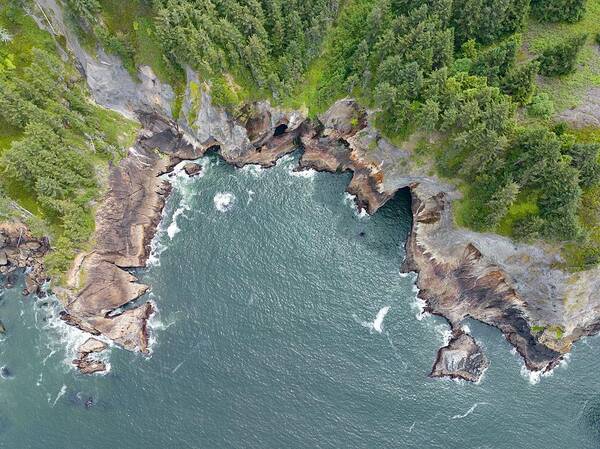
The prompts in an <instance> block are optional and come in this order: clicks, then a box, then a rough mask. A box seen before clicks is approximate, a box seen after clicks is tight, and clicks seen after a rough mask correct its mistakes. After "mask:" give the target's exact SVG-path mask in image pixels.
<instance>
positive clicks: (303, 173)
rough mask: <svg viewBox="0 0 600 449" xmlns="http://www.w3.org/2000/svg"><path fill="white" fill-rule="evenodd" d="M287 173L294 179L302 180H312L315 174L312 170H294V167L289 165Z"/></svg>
mask: <svg viewBox="0 0 600 449" xmlns="http://www.w3.org/2000/svg"><path fill="white" fill-rule="evenodd" d="M288 173H289V174H290V175H292V176H295V177H296V178H304V179H314V177H315V175H316V174H317V172H316V171H315V170H313V169H312V168H308V169H306V170H296V167H294V166H293V165H290V166H289V167H288Z"/></svg>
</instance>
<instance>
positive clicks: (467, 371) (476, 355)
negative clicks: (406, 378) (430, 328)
mask: <svg viewBox="0 0 600 449" xmlns="http://www.w3.org/2000/svg"><path fill="white" fill-rule="evenodd" d="M489 364H490V362H489V361H488V359H487V357H486V356H485V354H484V353H483V352H482V351H481V348H480V347H479V346H478V345H477V343H476V342H475V339H474V338H473V337H471V336H470V335H468V334H465V333H463V332H458V334H457V335H453V336H452V339H451V340H450V342H449V343H448V345H446V346H444V347H443V348H440V350H439V351H438V355H437V359H436V361H435V364H434V365H433V369H432V370H431V373H430V374H429V375H430V376H431V377H449V378H451V379H464V380H468V381H470V382H477V381H479V379H480V378H481V375H482V374H483V373H484V371H485V370H486V369H487V367H488V366H489Z"/></svg>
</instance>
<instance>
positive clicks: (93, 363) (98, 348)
mask: <svg viewBox="0 0 600 449" xmlns="http://www.w3.org/2000/svg"><path fill="white" fill-rule="evenodd" d="M105 349H106V343H103V342H101V341H100V340H97V339H95V338H88V339H87V340H86V341H85V342H84V343H82V344H81V346H79V349H78V352H77V358H76V359H75V360H73V365H75V366H76V367H77V369H78V370H79V371H80V372H81V373H82V374H93V373H98V372H103V371H106V368H107V366H106V363H104V362H103V361H101V360H96V359H94V358H92V357H90V354H93V353H98V352H102V351H104V350H105Z"/></svg>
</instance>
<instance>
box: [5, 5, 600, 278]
mask: <svg viewBox="0 0 600 449" xmlns="http://www.w3.org/2000/svg"><path fill="white" fill-rule="evenodd" d="M65 3H66V6H67V8H68V17H69V18H70V20H71V22H72V24H73V26H74V27H75V28H76V29H77V30H78V32H79V35H80V38H81V40H82V41H83V42H84V43H85V45H86V46H87V48H88V50H90V51H95V46H96V43H99V44H100V45H102V47H104V48H105V49H106V50H107V51H109V52H112V53H116V54H118V55H119V56H120V57H121V58H122V59H123V61H124V64H125V66H126V67H127V68H128V69H129V71H130V72H131V73H132V74H135V73H136V70H137V66H139V65H140V64H148V65H150V66H152V68H153V69H154V71H155V72H156V73H157V75H158V76H159V77H160V78H161V79H162V80H163V81H166V82H169V83H170V84H171V85H173V86H174V88H175V90H176V92H177V93H178V94H179V95H178V101H180V100H181V94H182V92H183V90H184V86H185V82H184V81H185V80H184V67H186V66H190V67H191V68H193V69H195V70H196V71H198V73H199V75H200V77H201V80H202V81H207V84H208V85H210V86H211V90H212V94H213V99H214V100H215V101H216V102H217V103H218V104H222V105H234V104H236V103H239V102H240V101H244V100H247V99H251V98H260V97H267V98H270V99H271V100H273V101H275V102H276V103H280V104H283V105H286V106H293V107H301V106H306V107H308V109H309V113H310V114H311V115H312V116H314V115H315V114H317V113H318V112H320V111H323V110H325V109H326V108H327V107H329V105H330V104H331V103H332V102H333V101H335V100H336V99H338V98H341V97H343V96H346V95H352V96H354V97H356V98H358V99H359V101H361V102H362V103H363V104H365V105H367V106H369V107H373V108H376V109H378V111H379V112H378V113H377V117H376V123H377V126H378V127H379V128H380V129H381V130H382V131H383V132H384V134H386V135H387V136H388V137H390V138H391V139H392V140H393V141H394V142H397V143H400V144H401V143H402V142H403V141H405V140H411V141H415V139H416V140H420V142H419V143H418V148H419V154H418V156H417V157H418V158H419V163H420V164H428V165H429V166H430V167H431V168H432V170H434V171H435V172H436V173H437V174H438V175H439V176H441V177H445V178H451V179H452V180H454V181H455V182H457V183H458V184H459V186H460V187H461V189H462V191H463V193H464V199H463V200H462V201H461V202H460V204H458V206H457V213H456V219H457V222H458V223H459V224H460V225H464V226H468V227H470V228H473V229H477V230H490V231H495V232H499V233H502V234H505V235H509V236H511V237H514V238H517V239H522V240H528V239H539V238H541V239H545V240H547V241H550V242H552V241H554V242H559V243H561V245H562V246H563V247H566V248H567V250H568V251H567V255H568V258H569V260H568V264H569V265H571V266H572V267H573V268H578V267H579V268H581V267H584V266H588V265H590V264H595V263H598V262H600V217H599V216H598V215H599V214H597V213H588V212H587V209H588V208H589V207H593V208H594V209H593V210H595V211H596V210H598V207H597V205H595V203H594V201H595V200H594V198H596V196H594V195H595V194H596V193H598V189H599V188H600V187H598V186H599V183H600V167H599V164H598V158H599V151H600V146H599V145H598V143H597V142H598V138H597V136H596V135H595V134H594V137H593V138H589V135H587V136H584V135H583V134H582V132H579V131H577V132H576V131H574V130H571V129H569V128H568V127H566V126H564V125H562V124H556V123H554V122H553V120H552V117H553V115H554V113H555V111H557V110H560V109H559V108H561V109H564V108H565V107H567V106H568V105H570V104H572V103H573V102H574V101H576V100H575V97H576V96H577V95H581V94H582V92H583V89H585V88H588V87H590V86H592V85H593V84H594V82H595V81H596V80H597V81H598V82H600V75H598V73H600V65H597V64H598V63H597V59H598V58H597V51H598V48H597V43H596V42H595V40H596V39H597V36H598V33H599V32H600V28H599V25H598V23H599V21H600V2H591V1H587V2H586V1H585V0H346V1H344V2H341V1H339V0H307V1H299V0H132V1H129V2H120V1H117V0H65ZM4 31H6V33H7V35H8V37H9V41H7V43H5V44H4V45H5V46H6V45H9V46H10V45H14V43H13V42H12V41H13V39H12V38H11V37H12V35H14V32H13V30H10V29H5V30H4ZM2 36H3V34H2V29H0V41H1V40H4V39H3V37H2ZM44 39H45V41H44ZM41 41H42V42H46V46H47V47H48V46H49V45H50V43H49V42H48V38H47V37H44V38H43V39H41ZM52 44H53V43H52ZM0 48H3V47H2V44H0ZM51 53H52V51H51V50H50V49H48V48H46V52H40V51H37V50H31V49H27V52H25V53H23V54H31V58H30V59H31V60H30V61H28V62H27V63H23V62H19V61H17V62H16V63H15V62H14V61H13V59H14V58H15V57H14V56H10V55H11V53H10V52H5V54H4V55H0V56H2V58H3V59H4V60H5V62H4V66H5V69H4V71H3V73H4V74H5V75H3V77H2V80H3V82H5V83H7V84H6V86H7V87H3V89H7V90H6V91H7V92H10V93H11V95H8V96H6V98H4V99H0V103H2V102H4V103H2V104H3V105H4V104H6V105H7V107H10V108H12V109H11V113H10V114H8V116H4V114H2V113H0V115H2V116H3V127H4V131H3V132H2V133H0V148H1V147H4V148H7V149H6V150H5V151H4V153H5V154H4V155H3V156H2V164H3V166H4V168H5V170H6V171H7V173H8V176H7V179H12V181H8V182H6V183H5V184H7V186H5V191H7V192H8V193H9V194H10V183H13V184H14V183H15V182H17V183H21V184H23V186H24V187H26V188H27V189H29V191H31V192H32V193H33V194H34V196H35V198H36V200H35V201H36V206H35V207H36V208H37V210H39V211H41V214H46V215H48V217H49V218H50V221H54V222H55V223H57V224H58V226H59V227H60V229H61V236H62V238H63V239H66V240H64V241H67V240H68V241H69V242H70V244H71V243H72V244H74V245H75V246H77V245H80V244H81V242H83V241H84V240H85V238H86V237H85V236H87V235H89V232H90V229H91V227H90V221H89V220H88V219H89V211H90V200H91V199H92V198H93V197H94V195H95V192H96V191H97V189H98V186H97V182H96V181H94V179H95V177H94V176H93V175H92V173H93V170H94V164H95V160H97V159H100V160H102V159H107V158H110V157H113V156H114V154H115V148H114V146H112V143H111V138H112V139H113V141H114V136H112V137H111V136H108V135H107V134H106V133H104V134H103V133H102V132H101V129H103V128H102V123H101V122H102V120H101V119H99V117H101V113H100V112H99V111H97V110H96V109H97V108H93V107H92V106H90V105H89V103H87V102H86V101H85V93H84V91H83V90H82V88H81V86H80V83H79V82H78V81H77V80H76V79H75V80H72V79H71V77H72V76H73V74H71V73H69V69H68V68H67V67H65V66H64V65H63V64H62V63H60V62H58V61H54V60H52V61H51V62H48V61H50V60H51V59H49V58H52V56H51ZM594 56H595V59H594ZM11 58H13V59H11ZM17 59H18V58H17ZM594 61H596V62H594ZM44 64H46V65H44ZM595 64H596V65H595ZM11 65H15V67H16V69H15V68H14V67H13V68H11ZM49 65H50V66H52V67H49ZM21 67H22V68H21ZM6 74H8V75H9V76H7V75H6ZM15 75H17V76H15ZM38 78H39V79H38ZM35 83H38V84H39V85H38V84H35ZM23 86H27V89H26V88H24V87H23ZM31 86H35V89H31ZM19 89H21V90H19ZM13 91H14V92H17V94H15V95H12V92H13ZM31 91H35V92H40V95H37V94H35V95H34V94H32V93H31ZM13 97H14V98H13ZM3 109H6V107H4V108H3ZM174 110H175V111H177V110H178V104H177V103H176V104H175V105H174ZM0 123H2V122H0ZM41 136H44V138H43V139H42V138H41ZM107 142H109V144H108V145H107ZM58 147H60V148H61V149H60V151H58V150H56V149H57V148H58ZM90 149H93V151H90ZM34 154H47V155H49V156H52V159H56V161H57V162H56V164H57V166H56V167H52V166H47V167H40V164H39V163H36V162H32V160H33V159H35V158H34V157H33V155H34ZM90 154H91V156H90ZM61 158H64V159H61ZM67 160H68V163H67ZM47 170H50V171H51V172H52V174H48V173H47V172H46V171H47ZM25 176H26V177H27V180H26V181H25V180H24V177H25ZM90 180H91V181H90ZM13 191H14V189H13ZM30 206H31V205H30ZM31 207H33V206H31ZM1 208H2V203H0V211H1ZM38 215H39V214H38ZM81 217H87V218H86V219H83V218H81ZM78 239H79V240H78ZM565 242H568V243H566V244H565ZM65 260H66V258H65Z"/></svg>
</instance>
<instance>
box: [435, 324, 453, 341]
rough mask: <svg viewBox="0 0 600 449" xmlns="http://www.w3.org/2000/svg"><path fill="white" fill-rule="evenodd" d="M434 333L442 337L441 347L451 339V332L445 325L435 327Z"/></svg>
mask: <svg viewBox="0 0 600 449" xmlns="http://www.w3.org/2000/svg"><path fill="white" fill-rule="evenodd" d="M435 331H436V332H437V333H438V334H439V335H440V336H441V337H442V342H443V346H447V345H448V343H450V339H451V338H452V331H451V330H450V328H449V327H448V325H447V324H437V325H435Z"/></svg>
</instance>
